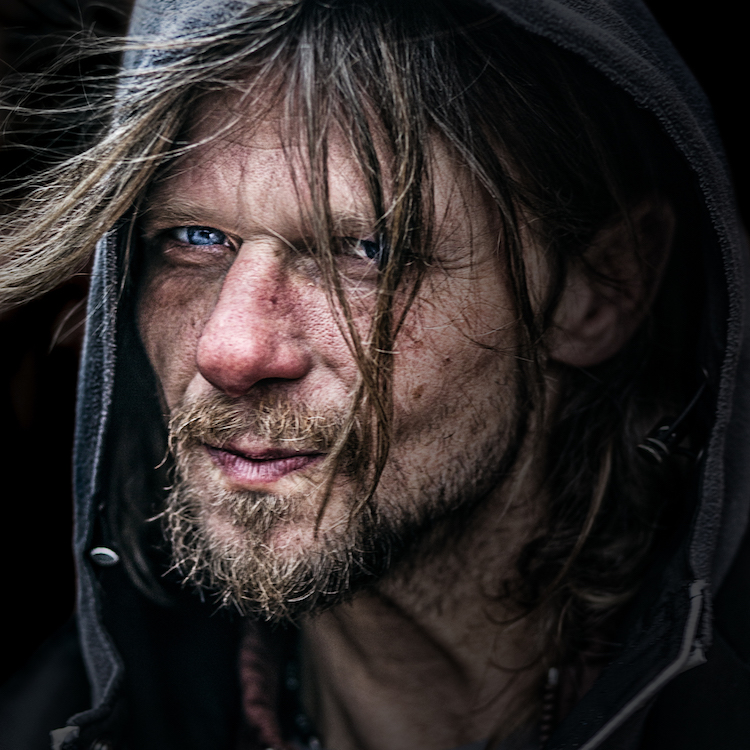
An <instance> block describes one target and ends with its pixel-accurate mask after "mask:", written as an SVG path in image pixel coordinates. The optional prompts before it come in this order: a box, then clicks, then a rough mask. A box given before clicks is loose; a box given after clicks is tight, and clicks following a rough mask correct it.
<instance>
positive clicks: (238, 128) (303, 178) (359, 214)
mask: <svg viewBox="0 0 750 750" xmlns="http://www.w3.org/2000/svg"><path fill="white" fill-rule="evenodd" d="M372 133H373V142H374V144H375V150H376V153H377V157H378V161H379V165H380V170H381V174H382V185H381V189H382V191H383V195H384V200H385V205H386V210H388V206H389V204H390V203H392V200H393V189H392V178H391V173H392V172H393V171H394V169H396V168H397V166H395V167H394V165H392V163H391V162H392V159H391V149H390V148H389V145H388V143H387V142H386V141H385V138H384V137H383V136H382V130H381V129H380V128H378V126H377V123H375V122H373V124H372ZM304 134H305V123H303V122H299V121H290V120H289V119H288V118H286V117H285V115H284V113H283V111H282V109H281V107H271V108H265V111H264V114H263V115H262V116H260V117H257V116H254V115H253V112H252V108H251V107H249V106H247V105H244V104H242V103H241V100H240V96H239V95H236V94H235V95H226V94H223V95H221V96H218V95H214V96H211V97H207V98H206V99H205V100H204V101H203V102H202V104H201V105H200V107H198V108H197V110H196V112H195V113H194V115H193V117H192V118H191V123H190V127H189V129H188V135H189V141H190V143H191V144H192V147H191V148H190V150H189V151H188V153H187V154H186V155H185V156H184V157H182V158H181V159H180V160H179V161H178V162H177V163H176V164H175V165H174V166H173V167H172V168H171V169H170V170H169V172H168V173H167V174H166V175H165V176H164V177H163V178H162V179H160V180H159V182H158V184H156V185H155V186H153V188H152V190H151V192H150V194H149V200H148V202H147V218H146V222H147V224H148V223H151V222H154V221H156V222H158V223H159V224H165V223H170V222H171V223H172V224H186V223H207V222H209V219H211V217H215V219H214V222H216V223H222V224H232V225H236V226H237V227H238V229H239V228H242V230H243V232H242V236H243V237H244V236H245V235H246V234H247V233H248V232H250V233H252V231H255V230H258V231H266V230H269V229H272V231H273V232H274V233H278V234H283V235H285V234H286V233H295V232H299V231H301V230H303V229H305V227H304V225H305V224H306V223H308V222H309V218H310V215H311V207H312V199H311V192H312V190H311V184H313V183H316V182H317V184H318V187H321V186H320V177H321V175H315V174H313V173H312V170H311V169H310V166H309V163H308V161H307V144H306V143H305V140H304ZM325 146H326V153H327V171H328V183H327V186H326V188H327V197H328V203H329V206H330V209H331V213H332V218H333V220H334V223H335V224H337V225H341V226H338V227H337V229H339V230H341V229H347V228H350V229H351V230H352V231H368V228H369V229H372V225H373V224H374V223H375V221H376V219H377V218H380V217H376V216H374V212H373V206H372V203H371V201H370V197H369V195H368V190H367V187H366V183H365V179H364V177H363V167H362V166H361V164H362V159H361V158H360V159H358V158H357V155H356V153H355V150H354V146H353V145H352V138H351V136H350V134H349V133H347V132H346V131H345V130H344V128H343V127H341V126H334V127H332V128H330V130H329V132H328V137H327V139H326V144H325ZM422 148H423V149H424V151H425V156H426V159H427V161H428V163H429V169H430V172H431V180H430V182H429V183H426V184H429V188H428V190H429V191H430V195H429V196H426V198H427V200H426V202H425V205H431V206H432V213H433V216H432V217H430V218H432V219H433V220H434V225H435V228H437V229H439V230H440V231H441V232H445V231H447V232H449V233H451V232H453V231H455V229H456V225H465V224H467V222H468V223H470V224H477V223H486V222H487V220H488V216H489V214H491V213H492V207H491V205H490V203H489V201H488V199H487V196H486V194H485V193H484V191H483V190H482V189H481V188H480V187H479V185H478V183H477V181H476V180H475V179H474V178H473V177H472V176H471V175H470V174H469V172H468V170H467V169H466V168H465V167H463V166H462V165H461V164H459V161H458V159H457V158H456V157H455V156H454V155H453V154H452V153H451V152H450V151H449V150H448V149H447V148H446V147H445V146H444V145H443V144H442V143H441V142H440V141H439V140H437V139H431V140H430V141H429V142H428V143H425V144H423V146H422ZM365 168H366V167H365ZM207 212H208V213H207ZM424 218H425V217H421V219H422V220H423V219H424ZM269 222H272V224H273V227H271V226H270V225H269ZM474 229H475V230H476V229H477V227H474Z"/></svg>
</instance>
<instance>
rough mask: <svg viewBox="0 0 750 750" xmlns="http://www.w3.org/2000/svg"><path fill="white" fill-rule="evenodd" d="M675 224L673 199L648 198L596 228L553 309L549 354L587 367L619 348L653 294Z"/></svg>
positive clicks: (566, 362) (608, 356)
mask: <svg viewBox="0 0 750 750" xmlns="http://www.w3.org/2000/svg"><path fill="white" fill-rule="evenodd" d="M674 230H675V213H674V209H673V208H672V205H671V204H670V203H668V202H665V201H661V200H657V199H652V200H644V201H643V202H641V203H639V204H638V205H637V206H635V207H634V208H633V209H632V210H631V211H630V214H629V215H628V220H627V221H626V220H625V219H620V220H619V221H617V222H616V223H614V224H611V225H607V226H606V227H604V228H603V229H601V230H600V231H599V232H598V233H597V234H596V236H595V237H594V240H593V241H592V243H591V245H590V246H589V248H588V250H587V252H586V253H585V255H584V262H583V263H582V264H580V265H577V266H576V267H575V268H572V269H571V270H570V273H569V275H568V279H567V281H566V285H565V290H564V291H563V294H562V297H561V299H560V303H559V304H558V306H557V309H556V310H555V315H554V319H553V330H552V332H551V341H550V358H551V359H552V360H554V361H556V362H560V363H562V364H566V365H571V366H573V367H591V366H593V365H597V364H599V363H600V362H604V361H605V360H607V359H609V358H610V357H612V356H614V355H615V354H617V352H618V351H620V349H621V348H622V347H623V346H624V345H625V343H626V342H627V341H628V339H630V337H631V336H632V335H633V334H634V333H635V331H636V329H637V328H638V326H639V325H640V324H641V322H642V321H643V319H644V318H645V316H646V314H647V312H648V310H649V308H650V307H651V303H652V302H653V299H654V297H655V296H656V292H657V290H658V288H659V283H660V281H661V277H662V276H663V273H664V269H665V267H666V265H667V260H668V258H669V251H670V249H671V246H672V240H673V237H674ZM590 269H593V271H594V272H593V273H592V272H591V270H590Z"/></svg>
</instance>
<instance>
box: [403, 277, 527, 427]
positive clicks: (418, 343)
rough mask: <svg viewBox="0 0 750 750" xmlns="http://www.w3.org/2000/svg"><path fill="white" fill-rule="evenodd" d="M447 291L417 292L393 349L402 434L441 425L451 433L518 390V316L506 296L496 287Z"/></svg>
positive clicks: (472, 285)
mask: <svg viewBox="0 0 750 750" xmlns="http://www.w3.org/2000/svg"><path fill="white" fill-rule="evenodd" d="M446 286H447V288H446ZM446 286H443V287H437V286H431V288H430V290H429V292H428V293H427V294H420V296H419V297H418V299H417V300H415V303H414V305H413V306H412V309H411V310H410V311H409V313H408V315H407V318H406V321H405V323H404V327H403V329H402V331H401V332H400V334H399V339H398V341H397V343H396V351H397V352H398V354H397V358H396V364H395V372H394V400H395V408H396V414H397V415H398V416H397V431H398V433H399V434H400V435H401V436H404V435H406V434H409V433H411V432H413V431H414V432H416V431H424V430H425V428H428V429H434V428H436V427H437V426H438V425H440V430H439V432H441V433H443V432H447V433H449V432H450V431H451V430H452V423H453V422H462V421H463V420H464V417H466V415H467V414H469V413H474V412H476V411H477V410H479V411H480V412H481V411H482V410H483V409H485V408H486V407H487V406H488V404H490V403H492V404H493V408H496V407H497V404H498V403H499V402H500V401H503V400H504V396H503V394H506V393H507V394H510V393H512V392H513V378H514V372H515V357H516V338H515V335H514V333H513V331H514V328H515V325H514V324H515V316H514V314H513V311H512V310H511V309H509V305H508V304H507V293H506V291H505V290H504V289H503V288H502V285H501V284H499V283H498V284H481V283H480V284H477V283H470V282H466V283H461V284H458V283H454V284H450V285H446ZM435 437H438V435H437V434H436V435H435Z"/></svg>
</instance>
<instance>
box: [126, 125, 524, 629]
mask: <svg viewBox="0 0 750 750" xmlns="http://www.w3.org/2000/svg"><path fill="white" fill-rule="evenodd" d="M222 124H223V123H222V121H221V116H219V115H216V116H214V117H211V118H208V119H206V120H204V121H203V124H201V125H200V126H199V127H196V128H194V132H193V134H192V135H193V138H194V139H195V141H196V142H199V141H201V140H202V139H204V138H208V140H207V141H206V143H204V144H203V145H201V146H199V147H198V148H196V149H195V150H193V151H191V152H190V153H189V155H188V156H186V157H185V158H184V159H183V160H182V161H181V162H180V163H179V165H178V167H177V168H175V169H173V170H172V172H171V175H170V176H169V177H168V178H167V179H166V180H164V181H163V182H161V183H160V184H159V185H158V186H156V188H155V189H154V190H153V192H152V194H151V196H150V200H149V205H148V211H147V215H146V219H145V222H144V235H145V238H146V241H145V247H146V253H147V259H146V272H145V277H144V281H143V283H142V289H141V295H140V303H139V313H138V317H139V328H140V333H141V337H142V340H143V342H144V345H145V348H146V352H147V354H148V357H149V359H150V361H151V364H152V365H153V368H154V371H155V373H156V375H157V378H158V381H159V383H160V385H161V389H162V392H163V397H164V400H165V403H166V405H167V407H168V410H169V412H170V415H171V416H172V429H173V431H174V434H173V437H172V440H173V450H174V453H175V458H176V465H177V478H176V482H175V488H174V489H173V491H172V493H171V497H170V501H169V504H170V508H169V510H168V512H167V517H168V519H170V520H169V524H170V527H171V529H172V532H171V533H172V535H173V537H174V538H175V539H174V540H173V541H174V542H175V544H176V546H177V548H178V549H177V556H178V558H181V560H182V567H183V570H185V571H186V572H189V570H190V569H193V568H194V570H193V575H194V577H196V578H197V579H198V580H204V581H205V580H209V581H211V582H212V583H213V584H214V585H218V586H219V588H220V589H223V593H224V595H225V598H227V599H234V600H239V599H243V598H249V599H250V600H251V601H254V602H255V605H254V606H257V607H259V608H261V609H264V610H265V611H266V612H267V613H268V614H270V615H271V616H282V615H285V614H289V613H291V614H294V613H295V611H299V610H304V609H305V608H307V607H308V605H309V606H312V604H313V603H316V602H318V601H319V600H324V601H329V602H330V601H335V600H337V598H340V597H341V596H343V595H345V594H347V593H351V592H352V591H353V590H354V589H355V588H356V586H357V584H358V582H359V581H368V580H372V578H373V577H374V576H378V575H382V574H383V573H384V572H385V571H386V570H387V569H388V567H389V565H393V564H394V563H395V562H397V561H398V559H400V557H402V556H403V555H408V554H412V555H413V554H417V553H416V550H419V554H424V553H425V551H426V547H429V544H428V543H427V542H426V541H425V540H428V539H430V538H433V537H434V535H433V534H432V532H434V531H436V530H437V529H439V528H445V527H446V526H448V527H451V526H452V527H453V528H452V533H456V534H457V533H458V531H457V530H456V528H455V520H456V519H457V518H458V517H459V514H461V517H463V514H464V513H465V511H466V509H467V508H473V507H475V506H477V505H479V504H480V503H481V501H483V500H485V499H486V498H487V497H488V496H489V495H491V494H492V493H497V492H499V488H500V485H501V483H502V480H503V475H504V473H505V472H507V468H508V466H507V463H508V457H509V456H510V454H511V453H512V451H513V448H514V443H515V440H516V436H515V432H516V428H517V425H518V422H519V420H518V419H517V416H516V411H517V404H516V391H517V388H516V383H515V379H516V376H515V373H516V367H515V364H514V361H515V351H514V346H515V336H514V326H515V321H516V315H515V313H514V311H513V309H512V306H511V304H510V302H509V293H508V290H507V289H506V286H505V283H504V277H503V272H502V262H501V260H500V258H499V257H498V251H497V236H498V231H497V227H496V222H495V221H494V218H493V215H492V212H491V211H490V210H489V209H488V203H487V201H486V199H485V197H484V195H483V194H482V192H481V190H480V189H479V188H478V187H477V186H476V184H475V183H473V182H472V181H471V180H470V179H469V177H468V176H467V174H466V172H465V171H464V170H463V168H461V167H458V166H457V165H456V163H455V161H454V160H452V159H451V157H450V156H449V155H448V154H447V153H446V152H445V150H444V149H441V148H439V147H437V146H436V147H435V148H433V151H432V156H433V159H434V165H435V195H434V205H435V220H434V224H435V234H434V247H433V248H432V254H433V261H432V262H431V263H430V265H429V267H428V268H427V269H426V274H425V277H424V280H423V283H422V285H421V287H420V289H419V293H418V295H417V297H416V299H415V300H414V302H413V304H412V305H411V307H410V308H409V311H408V313H407V315H406V318H405V321H404V325H403V327H402V329H401V330H400V332H399V334H398V336H397V338H396V342H395V353H394V355H393V356H394V370H393V398H394V415H393V431H392V436H391V448H390V453H389V457H388V460H387V463H386V466H385V469H384V471H383V474H382V477H381V480H380V483H379V485H378V487H377V490H376V492H375V495H374V497H373V499H372V501H371V502H370V503H369V504H368V505H367V507H366V508H364V510H363V511H362V510H359V511H358V512H357V513H354V514H352V511H353V510H354V509H358V508H359V503H360V501H361V500H362V499H363V493H365V487H364V486H363V484H362V482H361V481H359V480H357V478H356V477H357V473H356V472H354V471H351V462H352V461H357V460H362V459H361V458H360V459H358V454H357V450H356V449H357V440H356V439H352V440H351V441H350V445H348V446H347V447H346V449H345V451H344V458H345V460H344V461H342V462H340V464H339V466H338V469H337V470H336V473H335V475H334V476H333V483H332V485H331V487H330V494H329V496H328V501H327V504H326V506H325V512H324V513H323V514H322V517H319V514H320V510H321V502H322V497H323V495H325V491H324V488H325V486H326V478H327V476H328V471H329V464H328V462H326V456H328V455H329V454H330V453H331V451H332V450H333V447H334V445H335V443H336V440H337V438H338V437H339V436H340V434H341V429H342V425H343V423H344V421H345V419H346V415H347V413H348V409H349V405H350V403H351V402H352V399H353V396H354V392H355V390H356V388H357V384H358V374H359V370H358V366H357V363H356V361H355V357H354V355H353V353H352V351H351V349H350V346H349V345H348V344H347V341H346V338H345V336H344V335H343V334H342V322H341V311H340V310H339V309H337V308H336V307H335V306H332V304H331V302H330V299H331V298H330V296H329V295H328V294H327V292H326V289H325V286H324V280H323V277H322V275H321V272H320V271H319V268H318V265H317V263H316V260H315V257H314V252H315V250H314V247H311V244H312V230H311V228H310V227H309V226H307V225H306V220H305V216H306V215H309V211H308V209H309V204H308V203H307V201H308V196H307V195H306V191H305V190H304V189H303V188H301V187H300V184H299V182H300V181H299V180H298V181H297V182H295V180H294V178H293V175H292V168H290V161H289V160H290V158H293V157H290V156H289V152H288V151H286V150H285V149H284V148H282V142H281V140H280V138H279V136H278V129H279V121H278V120H276V119H274V118H273V117H271V118H269V119H268V120H266V121H265V122H264V123H263V124H262V125H261V126H260V127H256V128H255V129H254V131H253V132H245V133H244V134H243V133H242V132H240V133H237V131H236V130H235V131H232V133H231V136H229V135H225V136H222V137H214V138H210V137H209V136H211V134H212V133H215V132H217V131H218V130H219V129H220V128H221V126H222ZM329 145H330V160H329V172H330V180H329V188H330V208H331V212H332V214H333V216H334V223H335V232H334V233H335V235H336V237H335V238H334V239H335V245H336V246H337V247H338V248H339V252H338V255H337V264H338V269H339V272H340V274H341V278H342V280H343V284H344V290H345V294H346V295H347V299H348V301H349V304H350V307H351V314H352V316H353V322H354V325H355V327H356V329H357V330H358V331H359V333H360V335H361V336H362V337H363V338H366V336H367V331H368V329H369V324H370V319H371V316H372V312H373V309H374V302H375V296H376V290H377V284H378V264H377V257H376V255H377V250H378V246H377V242H376V241H375V240H376V238H375V237H374V236H373V218H374V217H373V216H372V212H371V208H370V206H369V203H368V201H367V199H366V195H365V191H364V187H363V181H362V179H361V176H360V174H359V172H358V170H357V168H356V166H355V161H354V160H353V158H352V157H351V155H350V154H349V153H348V152H347V147H346V145H345V142H344V140H343V138H342V139H341V141H337V140H335V139H334V140H332V142H331V143H330V144H329ZM300 173H301V168H300V167H299V166H298V174H300ZM303 184H304V183H303ZM402 305H403V301H402V300H400V299H399V298H398V297H397V298H396V299H395V300H394V306H395V308H396V311H397V313H398V310H399V309H400V306H402ZM366 343H367V342H366V341H365V344H366ZM356 435H357V431H356V429H355V430H354V436H355V438H356ZM347 466H348V468H347ZM207 571H210V572H208V573H207ZM291 600H295V602H296V603H297V604H296V605H295V604H294V603H293V602H292V601H291Z"/></svg>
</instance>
